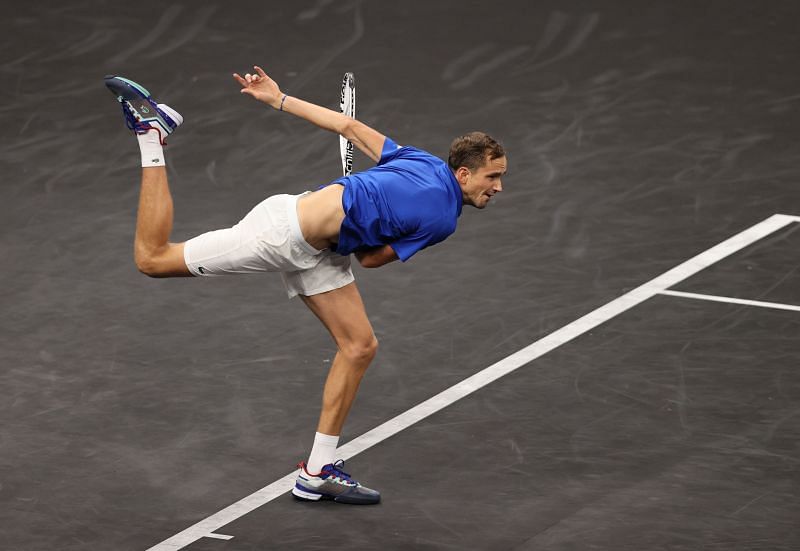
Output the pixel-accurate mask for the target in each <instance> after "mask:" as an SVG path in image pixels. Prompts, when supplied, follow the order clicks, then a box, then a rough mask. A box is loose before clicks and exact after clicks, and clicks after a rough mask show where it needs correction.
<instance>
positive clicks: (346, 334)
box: [302, 282, 378, 435]
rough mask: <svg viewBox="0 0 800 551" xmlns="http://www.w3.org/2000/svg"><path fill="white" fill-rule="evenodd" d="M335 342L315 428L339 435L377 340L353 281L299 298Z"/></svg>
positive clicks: (375, 349) (374, 352) (373, 352)
mask: <svg viewBox="0 0 800 551" xmlns="http://www.w3.org/2000/svg"><path fill="white" fill-rule="evenodd" d="M302 298H303V301H304V302H305V303H306V305H307V306H308V307H309V308H310V309H311V311H312V312H314V314H315V315H316V316H317V317H318V318H319V319H320V321H322V323H323V325H325V327H326V328H327V329H328V331H329V332H330V334H331V336H332V337H333V340H334V341H335V342H336V347H337V349H338V350H337V352H336V357H335V358H334V360H333V365H331V369H330V371H329V372H328V378H327V380H326V381H325V389H324V391H323V394H322V412H321V413H320V417H319V425H318V427H317V431H318V432H320V433H323V434H331V435H339V434H341V432H342V426H343V425H344V421H345V419H346V418H347V414H348V412H349V411H350V406H351V405H352V404H353V400H354V399H355V397H356V392H357V391H358V386H359V384H360V383H361V378H362V377H363V376H364V372H365V371H366V370H367V367H369V364H370V362H372V359H373V358H374V357H375V354H376V352H377V350H378V340H377V339H376V338H375V333H374V332H373V331H372V325H371V324H370V322H369V319H368V318H367V312H366V310H365V309H364V303H363V301H362V300H361V294H360V293H359V292H358V288H357V287H356V284H355V282H354V283H350V284H349V285H345V286H344V287H342V288H340V289H336V290H334V291H329V292H327V293H322V294H319V295H313V296H310V297H305V296H304V297H302Z"/></svg>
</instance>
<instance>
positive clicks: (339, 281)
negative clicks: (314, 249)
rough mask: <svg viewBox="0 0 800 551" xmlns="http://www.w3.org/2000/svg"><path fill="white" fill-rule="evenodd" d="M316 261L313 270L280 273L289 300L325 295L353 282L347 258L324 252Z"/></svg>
mask: <svg viewBox="0 0 800 551" xmlns="http://www.w3.org/2000/svg"><path fill="white" fill-rule="evenodd" d="M317 259H318V262H317V265H316V266H314V267H313V268H309V269H307V270H296V271H289V272H283V273H281V276H282V277H283V284H284V285H285V286H286V292H287V294H288V295H289V298H292V297H295V296H297V295H300V296H307V297H308V296H312V295H313V296H315V295H318V294H320V293H327V292H328V291H333V290H334V289H338V288H340V287H344V286H345V285H348V284H350V283H352V282H353V281H354V280H355V278H354V277H353V270H352V269H351V268H350V257H349V256H343V255H340V254H337V253H334V252H331V251H324V252H322V253H320V254H319V255H317Z"/></svg>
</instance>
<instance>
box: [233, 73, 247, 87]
mask: <svg viewBox="0 0 800 551" xmlns="http://www.w3.org/2000/svg"><path fill="white" fill-rule="evenodd" d="M233 78H235V79H236V81H237V82H238V83H239V84H241V85H242V86H247V81H246V80H245V79H243V78H242V77H241V75H239V73H233Z"/></svg>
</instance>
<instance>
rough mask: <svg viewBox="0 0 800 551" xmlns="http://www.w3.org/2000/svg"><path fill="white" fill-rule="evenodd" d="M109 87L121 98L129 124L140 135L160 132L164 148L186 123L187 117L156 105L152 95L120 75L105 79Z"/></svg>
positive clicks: (162, 105) (163, 106)
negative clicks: (184, 119) (155, 131)
mask: <svg viewBox="0 0 800 551" xmlns="http://www.w3.org/2000/svg"><path fill="white" fill-rule="evenodd" d="M105 83H106V86H108V89H109V90H111V93H112V94H114V95H115V96H117V101H118V102H120V104H121V105H122V113H123V114H124V115H125V124H126V125H127V126H128V128H129V129H130V130H133V131H134V132H135V133H136V134H146V133H147V132H148V131H149V130H150V129H155V130H157V131H158V134H159V139H160V140H161V145H166V143H167V142H166V138H167V136H169V135H170V134H172V132H174V131H175V129H176V128H178V127H179V126H180V125H181V123H182V122H183V117H182V116H181V114H180V113H178V112H177V111H175V110H174V109H173V108H171V107H170V106H169V105H165V104H163V103H156V102H155V101H153V98H152V96H150V92H148V91H147V89H146V88H145V87H144V86H142V85H141V84H137V83H135V82H133V81H132V80H128V79H127V78H122V77H118V76H116V75H108V76H106V77H105Z"/></svg>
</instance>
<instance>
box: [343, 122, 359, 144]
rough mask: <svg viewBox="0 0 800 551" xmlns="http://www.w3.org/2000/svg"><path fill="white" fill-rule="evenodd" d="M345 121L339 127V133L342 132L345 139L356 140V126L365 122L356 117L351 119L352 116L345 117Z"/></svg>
mask: <svg viewBox="0 0 800 551" xmlns="http://www.w3.org/2000/svg"><path fill="white" fill-rule="evenodd" d="M344 118H345V121H344V122H343V123H342V127H341V128H340V129H339V134H341V135H342V136H343V137H344V138H345V139H347V140H349V141H351V142H352V141H354V140H355V137H356V128H357V127H358V125H359V124H363V123H361V122H360V121H357V120H356V119H351V118H350V117H344Z"/></svg>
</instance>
